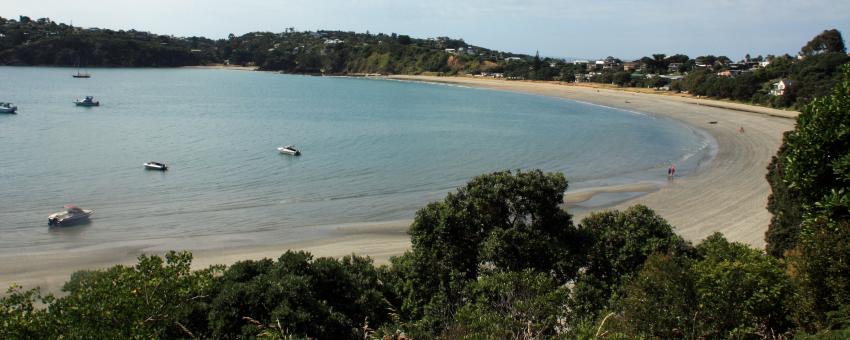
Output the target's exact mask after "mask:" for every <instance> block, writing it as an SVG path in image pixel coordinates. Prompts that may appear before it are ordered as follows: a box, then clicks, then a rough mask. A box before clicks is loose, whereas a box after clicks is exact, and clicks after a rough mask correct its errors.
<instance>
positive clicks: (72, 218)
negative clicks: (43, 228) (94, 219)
mask: <svg viewBox="0 0 850 340" xmlns="http://www.w3.org/2000/svg"><path fill="white" fill-rule="evenodd" d="M92 214H94V210H83V213H82V214H73V215H68V213H67V212H61V213H55V214H53V215H50V216H48V217H47V225H48V226H52V227H67V226H70V225H76V224H85V223H89V222H91V220H90V219H89V217H91V215H92Z"/></svg>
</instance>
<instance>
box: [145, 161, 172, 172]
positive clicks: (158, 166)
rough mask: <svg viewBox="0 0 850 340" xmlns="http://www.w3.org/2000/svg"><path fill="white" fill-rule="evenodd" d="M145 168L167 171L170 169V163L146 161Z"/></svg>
mask: <svg viewBox="0 0 850 340" xmlns="http://www.w3.org/2000/svg"><path fill="white" fill-rule="evenodd" d="M145 169H148V170H160V171H165V170H168V165H166V164H165V163H159V162H147V163H145Z"/></svg>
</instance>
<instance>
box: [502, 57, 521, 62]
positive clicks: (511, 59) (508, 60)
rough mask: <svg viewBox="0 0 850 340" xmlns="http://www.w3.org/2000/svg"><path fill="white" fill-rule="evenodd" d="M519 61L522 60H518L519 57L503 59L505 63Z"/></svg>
mask: <svg viewBox="0 0 850 340" xmlns="http://www.w3.org/2000/svg"><path fill="white" fill-rule="evenodd" d="M520 60H522V58H520V57H507V58H505V61H507V62H512V61H520Z"/></svg>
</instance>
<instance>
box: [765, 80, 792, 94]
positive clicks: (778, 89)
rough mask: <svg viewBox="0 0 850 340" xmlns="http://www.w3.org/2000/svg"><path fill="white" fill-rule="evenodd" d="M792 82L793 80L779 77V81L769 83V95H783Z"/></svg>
mask: <svg viewBox="0 0 850 340" xmlns="http://www.w3.org/2000/svg"><path fill="white" fill-rule="evenodd" d="M792 84H793V82H791V81H790V80H788V79H780V80H779V81H777V82H775V83H773V84H771V85H770V95H772V96H783V95H785V91H787V90H788V88H789V87H791V85H792Z"/></svg>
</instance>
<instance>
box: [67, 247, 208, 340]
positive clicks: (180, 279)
mask: <svg viewBox="0 0 850 340" xmlns="http://www.w3.org/2000/svg"><path fill="white" fill-rule="evenodd" d="M191 261H192V255H191V254H189V253H185V252H184V253H175V252H169V253H168V254H166V256H165V259H164V260H163V259H162V258H160V257H158V256H145V255H142V256H140V257H139V263H138V264H137V265H136V266H134V267H125V266H115V267H112V268H110V269H107V270H103V271H90V272H86V273H85V274H77V275H74V276H73V277H72V279H71V281H69V282H68V283H67V284H66V285H65V291H66V292H67V293H68V295H67V296H65V297H63V298H60V299H58V300H57V301H56V303H55V304H54V305H53V306H51V314H52V316H53V317H54V318H55V321H56V322H57V323H58V324H59V325H60V329H63V328H68V331H67V332H66V333H65V335H66V336H70V337H72V338H87V337H94V338H111V337H119V338H130V337H134V336H137V337H153V338H163V337H185V336H187V335H189V334H190V333H191V332H193V331H197V329H195V330H192V329H189V328H186V327H187V325H192V324H193V323H196V321H197V320H192V313H191V311H192V309H193V306H194V304H195V303H197V302H199V301H200V300H204V299H207V298H208V296H209V289H210V286H211V285H212V278H213V276H214V275H215V274H216V273H217V272H219V271H220V268H217V267H214V268H210V269H207V270H201V271H191V270H190V264H191ZM80 306H85V308H80Z"/></svg>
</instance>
